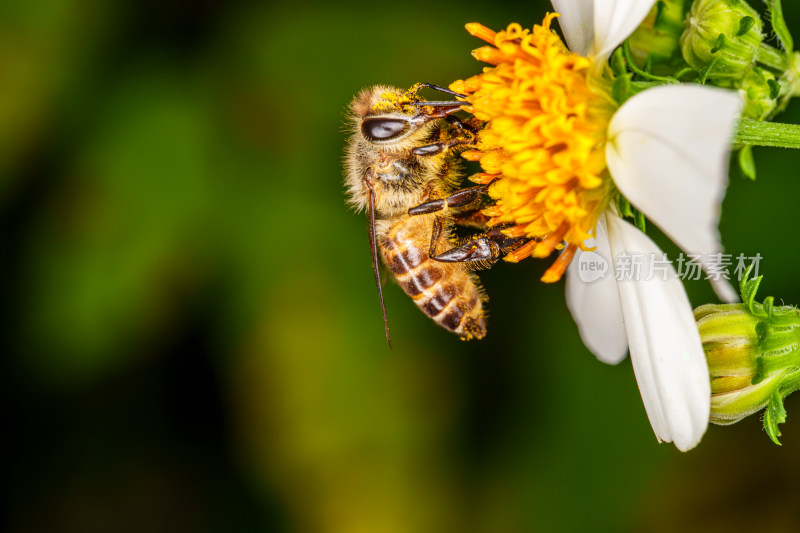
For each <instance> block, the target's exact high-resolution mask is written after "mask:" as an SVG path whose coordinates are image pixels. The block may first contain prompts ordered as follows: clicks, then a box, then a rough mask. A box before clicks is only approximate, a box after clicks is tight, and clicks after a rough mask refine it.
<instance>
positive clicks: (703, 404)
mask: <svg viewBox="0 0 800 533" xmlns="http://www.w3.org/2000/svg"><path fill="white" fill-rule="evenodd" d="M606 220H607V223H608V236H609V241H610V243H611V252H612V254H613V256H614V257H620V254H623V253H628V254H631V255H634V254H639V253H642V254H644V257H643V258H644V259H645V264H647V263H649V262H651V260H650V259H648V257H651V256H650V255H649V254H657V257H658V258H660V257H662V252H661V250H659V248H658V246H656V245H655V243H654V242H653V241H651V240H650V239H649V238H648V237H647V236H646V235H645V234H644V233H642V232H641V231H639V230H638V229H636V228H635V227H633V226H632V225H630V224H628V223H627V222H625V221H624V220H622V219H621V218H619V217H617V216H616V215H614V214H612V213H610V212H606ZM617 287H618V288H619V299H620V302H621V303H622V315H623V317H624V319H625V327H626V329H627V332H628V343H629V344H630V353H631V362H632V363H633V370H634V373H635V374H636V381H637V382H638V383H639V391H640V392H641V394H642V400H643V401H644V407H645V410H646V411H647V416H648V418H649V419H650V425H651V426H652V427H653V431H654V432H655V434H656V436H657V437H658V439H659V440H661V441H666V442H674V443H675V446H677V447H678V449H679V450H682V451H686V450H688V449H690V448H693V447H694V446H695V445H696V444H697V443H698V442H699V441H700V438H701V437H702V436H703V433H705V430H706V426H707V425H708V417H709V410H710V402H711V400H710V398H711V386H710V383H709V377H708V367H707V365H706V359H705V355H704V354H703V347H702V344H701V342H700V335H699V333H698V331H697V326H696V325H695V321H694V316H693V314H692V307H691V305H690V304H689V299H688V298H687V297H686V291H685V290H684V288H683V285H682V284H681V282H680V280H679V279H677V277H676V276H675V271H674V270H672V271H671V272H670V273H669V275H668V276H667V279H666V280H663V279H662V277H661V276H655V277H654V278H653V279H650V280H646V277H645V279H643V278H642V277H640V278H639V279H638V280H637V279H636V278H635V277H634V279H633V280H630V281H619V282H618V283H617Z"/></svg>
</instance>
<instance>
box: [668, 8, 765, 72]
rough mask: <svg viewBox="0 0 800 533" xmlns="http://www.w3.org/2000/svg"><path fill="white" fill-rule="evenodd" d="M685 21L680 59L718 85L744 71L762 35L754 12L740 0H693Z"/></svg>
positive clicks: (752, 61) (759, 23) (759, 21)
mask: <svg viewBox="0 0 800 533" xmlns="http://www.w3.org/2000/svg"><path fill="white" fill-rule="evenodd" d="M685 25H686V26H685V28H686V29H685V31H684V32H683V35H681V53H682V54H683V59H684V60H685V61H686V62H687V63H688V64H689V65H690V66H691V67H692V68H694V69H696V70H698V71H700V72H701V73H702V74H701V77H703V78H704V79H707V80H712V81H715V82H722V83H718V84H721V85H724V84H726V83H731V82H733V81H734V80H738V79H741V78H742V77H743V76H744V75H745V73H746V72H747V71H748V70H749V69H750V67H752V66H753V64H754V62H755V57H756V53H757V51H758V48H759V46H760V45H761V41H762V40H763V38H764V36H763V34H762V31H761V30H762V27H763V24H762V22H761V18H760V17H759V15H758V12H757V11H756V10H754V9H753V8H752V7H750V6H749V5H748V4H747V3H746V2H744V0H696V1H695V2H694V4H692V9H691V10H690V11H689V14H688V15H687V17H686V23H685Z"/></svg>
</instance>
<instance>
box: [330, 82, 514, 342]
mask: <svg viewBox="0 0 800 533" xmlns="http://www.w3.org/2000/svg"><path fill="white" fill-rule="evenodd" d="M425 87H427V88H431V89H434V90H437V91H441V92H444V93H446V94H448V95H449V96H451V97H456V98H461V99H463V98H464V97H463V95H460V94H457V93H454V92H452V91H450V90H448V89H445V88H443V87H438V86H436V85H431V84H427V83H422V84H417V85H414V86H413V87H412V88H411V89H409V90H408V91H403V90H401V89H397V88H394V87H387V86H383V85H377V86H374V87H371V88H369V89H366V90H364V91H362V92H360V93H359V94H358V95H357V96H356V97H355V99H354V100H353V101H352V103H351V104H350V117H349V121H350V126H351V136H350V139H349V142H348V145H347V148H346V153H345V171H346V187H347V195H348V200H349V203H350V205H351V206H352V207H353V208H355V209H356V211H361V210H364V209H365V210H366V211H367V215H368V219H369V238H370V239H369V240H370V249H371V253H372V267H373V272H374V274H375V281H376V283H377V285H378V295H379V298H380V303H381V310H382V313H383V320H384V328H385V330H386V339H387V341H388V342H389V345H390V346H391V339H390V336H389V326H388V321H387V319H386V308H385V306H384V303H383V291H382V288H381V282H380V275H379V273H378V257H377V256H378V251H380V255H381V257H382V258H383V261H384V264H385V265H386V266H387V267H388V269H389V271H390V272H391V273H392V275H393V276H394V278H395V280H396V281H397V282H398V284H399V285H400V287H402V289H403V290H404V291H405V292H406V294H408V295H409V296H411V298H412V299H413V300H414V302H415V303H416V304H417V306H418V307H419V308H420V309H421V310H422V311H423V312H424V313H425V314H427V315H428V316H429V317H431V318H432V319H433V320H434V321H435V322H436V323H437V324H439V325H440V326H442V327H444V328H445V329H447V330H449V331H451V332H453V333H455V334H456V335H458V336H459V337H461V339H464V340H469V339H473V338H475V339H480V338H483V337H484V336H485V335H486V315H485V312H484V309H483V305H484V302H485V300H486V298H485V296H484V293H483V290H482V288H481V286H480V284H479V282H478V280H477V277H476V276H475V275H474V273H472V272H471V269H470V268H468V267H475V266H487V265H490V264H492V263H494V262H496V261H497V260H498V259H499V258H500V257H501V256H502V255H503V254H505V253H508V252H509V251H511V250H513V249H515V248H517V247H519V246H520V245H522V244H523V243H524V241H525V239H522V238H516V239H511V238H507V237H505V236H504V235H503V234H502V232H501V231H500V229H498V228H495V229H492V230H490V231H486V232H484V233H482V234H480V235H476V236H475V237H473V238H472V239H469V240H467V241H466V242H463V243H461V244H460V245H459V244H458V243H456V242H455V240H454V238H453V237H452V229H453V225H454V224H456V223H458V224H463V225H473V226H474V225H478V226H480V225H482V224H484V223H485V220H486V218H485V217H483V220H482V219H481V215H480V213H479V212H477V211H476V210H475V209H472V210H470V209H469V208H470V207H473V208H474V206H475V205H476V204H478V203H479V202H480V200H481V198H482V195H483V194H484V193H485V192H486V190H487V188H488V185H481V186H477V187H468V188H465V189H461V190H457V188H458V186H459V184H460V182H461V180H462V177H463V176H462V174H461V170H460V167H459V164H458V160H457V155H458V153H460V152H461V151H462V150H464V149H465V148H468V147H470V146H474V145H475V142H476V139H477V130H476V128H475V126H474V125H473V124H471V123H470V122H465V121H463V120H461V119H460V118H458V116H457V115H455V114H454V113H455V112H456V111H459V110H461V108H462V107H463V106H465V105H469V103H468V102H466V101H464V100H453V99H451V100H445V101H426V100H423V99H422V98H420V97H419V96H418V91H419V90H420V89H422V88H425ZM443 248H447V249H443Z"/></svg>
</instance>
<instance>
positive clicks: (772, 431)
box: [763, 389, 786, 446]
mask: <svg viewBox="0 0 800 533" xmlns="http://www.w3.org/2000/svg"><path fill="white" fill-rule="evenodd" d="M763 422H764V431H766V432H767V435H769V438H770V439H772V442H774V443H775V444H777V445H778V446H781V443H780V441H779V440H778V437H780V436H781V430H780V429H778V424H783V423H784V422H786V409H785V408H784V406H783V396H781V392H780V391H779V390H777V389H776V390H775V392H773V393H772V396H770V398H769V402H768V403H767V410H766V411H764V420H763Z"/></svg>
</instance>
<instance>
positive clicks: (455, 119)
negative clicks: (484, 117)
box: [444, 115, 478, 136]
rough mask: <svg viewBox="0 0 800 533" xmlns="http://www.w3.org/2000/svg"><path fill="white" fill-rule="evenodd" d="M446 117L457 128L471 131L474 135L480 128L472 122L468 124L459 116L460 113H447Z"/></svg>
mask: <svg viewBox="0 0 800 533" xmlns="http://www.w3.org/2000/svg"><path fill="white" fill-rule="evenodd" d="M444 119H445V120H446V121H447V122H449V123H450V124H452V125H453V126H454V127H456V128H457V129H459V130H461V131H465V132H468V133H471V134H472V135H473V136H474V135H476V134H477V133H478V129H477V128H476V127H474V126H473V125H471V124H468V123H467V122H464V121H463V120H461V119H460V118H459V117H458V115H447V116H446V117H444Z"/></svg>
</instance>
